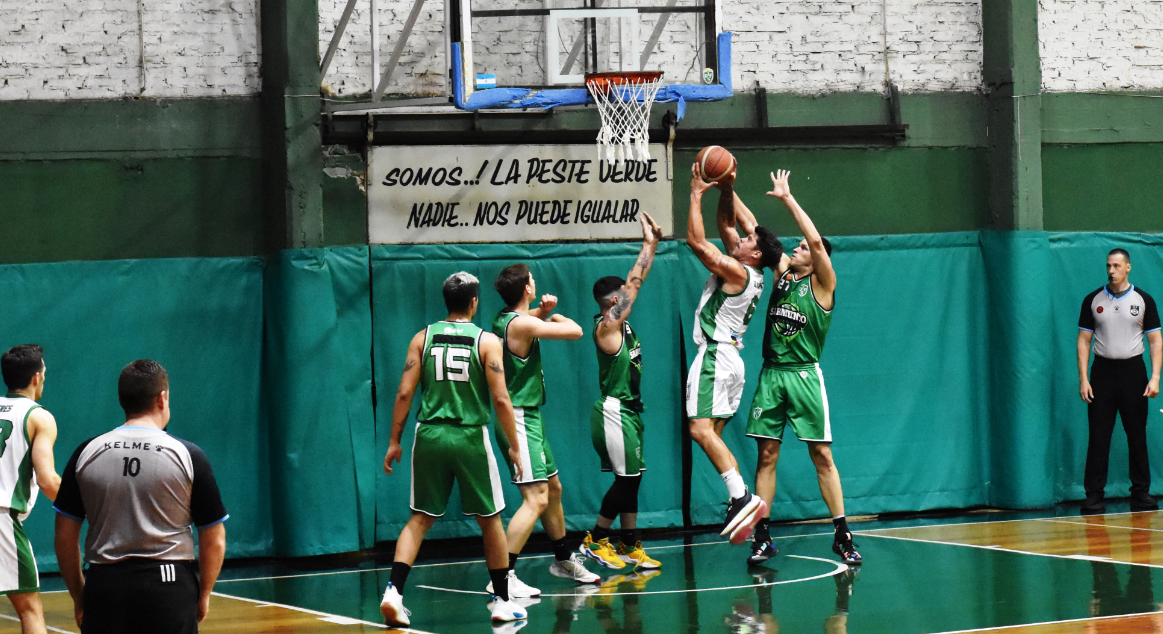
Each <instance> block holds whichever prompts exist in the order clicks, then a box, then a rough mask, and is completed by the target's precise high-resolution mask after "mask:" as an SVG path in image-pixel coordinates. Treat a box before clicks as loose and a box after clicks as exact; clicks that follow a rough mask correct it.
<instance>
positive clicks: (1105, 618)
mask: <svg viewBox="0 0 1163 634" xmlns="http://www.w3.org/2000/svg"><path fill="white" fill-rule="evenodd" d="M1148 614H1158V612H1135V613H1134V614H1112V615H1110V616H1085V617H1082V618H1078V619H1063V620H1061V621H1042V622H1040V623H1018V624H1016V625H995V626H993V627H980V628H977V629H975V630H951V631H948V632H938V633H936V634H967V633H968V632H992V631H995V630H1008V629H1014V628H1019V627H1037V626H1039V625H1058V624H1059V623H1086V622H1088V621H1109V620H1111V619H1129V618H1132V617H1136V616H1145V615H1148Z"/></svg>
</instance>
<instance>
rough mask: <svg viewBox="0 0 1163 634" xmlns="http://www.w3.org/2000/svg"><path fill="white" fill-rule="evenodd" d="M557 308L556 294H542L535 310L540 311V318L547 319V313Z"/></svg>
mask: <svg viewBox="0 0 1163 634" xmlns="http://www.w3.org/2000/svg"><path fill="white" fill-rule="evenodd" d="M554 308H557V295H542V296H541V303H540V304H538V305H537V310H539V311H541V318H542V319H548V318H549V313H551V312H553V309H554Z"/></svg>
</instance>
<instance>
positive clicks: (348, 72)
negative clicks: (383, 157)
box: [319, 0, 447, 95]
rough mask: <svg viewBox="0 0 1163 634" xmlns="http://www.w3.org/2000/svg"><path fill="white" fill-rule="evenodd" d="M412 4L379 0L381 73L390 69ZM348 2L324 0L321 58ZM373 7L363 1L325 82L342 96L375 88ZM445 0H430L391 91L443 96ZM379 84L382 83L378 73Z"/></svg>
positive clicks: (321, 3)
mask: <svg viewBox="0 0 1163 634" xmlns="http://www.w3.org/2000/svg"><path fill="white" fill-rule="evenodd" d="M412 4H413V2H412V0H378V9H379V25H380V26H379V28H380V72H383V69H384V68H386V66H387V63H388V60H389V59H390V58H391V56H392V51H393V50H395V47H396V42H397V40H398V38H399V35H400V31H401V29H403V26H404V22H406V21H407V20H408V14H409V13H410V12H411V10H412ZM346 5H347V2H346V0H319V57H320V59H322V57H323V55H324V54H326V52H327V45H328V44H329V43H330V42H331V37H332V35H334V34H335V27H336V25H338V23H339V18H340V17H342V15H343V9H344V7H345V6H346ZM370 5H371V3H370V1H369V0H358V2H357V4H356V5H355V9H354V10H353V11H352V14H351V19H350V21H349V22H348V24H347V29H346V30H345V31H344V34H343V38H342V40H340V43H339V48H338V49H337V50H336V53H335V57H334V58H333V59H332V60H331V67H330V68H329V69H328V71H327V76H326V77H324V78H323V84H324V85H325V86H326V88H327V89H328V90H330V91H331V92H332V93H334V94H337V95H352V94H360V93H367V92H369V91H371V90H372V87H373V86H372V84H373V79H372V58H371V21H370V14H371V7H370ZM444 65H445V62H444V0H427V1H426V2H425V3H424V7H423V8H422V9H421V12H420V15H419V17H418V18H417V20H416V24H415V26H414V27H413V28H412V35H411V37H409V38H408V40H407V41H406V42H405V48H404V51H403V53H402V54H401V56H400V63H399V65H398V66H397V67H396V70H395V73H394V74H393V75H392V77H393V79H392V82H391V83H390V84H389V85H388V87H387V92H388V93H389V94H391V93H408V94H424V95H441V94H444V84H445V81H446V75H447V71H446V70H445V68H444ZM374 81H375V82H378V81H379V78H378V73H377V76H376V79H375V80H374Z"/></svg>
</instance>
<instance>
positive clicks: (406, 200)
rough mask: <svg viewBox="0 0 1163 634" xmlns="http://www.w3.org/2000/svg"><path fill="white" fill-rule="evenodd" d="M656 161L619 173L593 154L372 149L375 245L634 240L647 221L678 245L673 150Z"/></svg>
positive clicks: (624, 165) (575, 150)
mask: <svg viewBox="0 0 1163 634" xmlns="http://www.w3.org/2000/svg"><path fill="white" fill-rule="evenodd" d="M517 134H519V133H517V132H514V135H517ZM650 152H651V154H652V155H653V156H654V158H653V159H651V160H650V161H646V162H639V161H623V162H621V163H619V164H618V165H612V164H611V163H609V162H608V161H601V162H599V161H598V153H597V150H596V149H595V146H594V145H592V144H587V145H441V146H431V145H429V146H378V147H374V148H372V150H371V156H370V158H369V160H368V193H367V200H368V240H369V242H371V243H372V244H404V243H424V242H427V243H443V242H530V241H538V240H609V239H619V238H631V239H633V238H640V237H642V227H641V225H640V224H639V220H638V214H639V213H640V212H646V213H648V214H650V216H651V217H652V218H654V220H655V222H657V223H658V224H659V225H660V226H661V227H662V230H663V233H664V234H665V235H672V233H673V231H674V227H673V225H674V213H673V210H672V209H671V203H672V200H671V199H672V195H671V182H670V181H668V180H667V179H666V162H665V159H664V157H665V152H666V147H665V146H664V145H651V146H650Z"/></svg>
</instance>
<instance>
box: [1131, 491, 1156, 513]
mask: <svg viewBox="0 0 1163 634" xmlns="http://www.w3.org/2000/svg"><path fill="white" fill-rule="evenodd" d="M1158 510H1159V503H1158V502H1156V501H1155V498H1153V497H1151V496H1149V495H1146V494H1143V495H1132V496H1131V511H1132V512H1134V513H1138V512H1141V511H1158Z"/></svg>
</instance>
